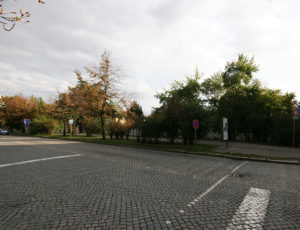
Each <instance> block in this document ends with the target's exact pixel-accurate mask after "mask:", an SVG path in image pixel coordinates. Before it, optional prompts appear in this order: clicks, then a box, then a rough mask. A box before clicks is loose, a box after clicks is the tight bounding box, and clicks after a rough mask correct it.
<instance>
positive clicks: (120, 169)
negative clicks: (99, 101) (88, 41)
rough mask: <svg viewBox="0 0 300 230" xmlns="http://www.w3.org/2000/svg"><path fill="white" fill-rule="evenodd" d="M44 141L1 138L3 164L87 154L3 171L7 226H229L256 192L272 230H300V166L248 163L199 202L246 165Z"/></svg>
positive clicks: (0, 181) (0, 187) (3, 222)
mask: <svg viewBox="0 0 300 230" xmlns="http://www.w3.org/2000/svg"><path fill="white" fill-rule="evenodd" d="M5 138H6V137H5ZM40 140H41V139H38V138H16V137H9V139H7V138H6V139H4V138H2V137H0V164H6V163H11V162H17V161H25V160H31V159H38V158H44V157H52V156H60V155H67V154H70V155H71V154H78V153H80V154H83V155H82V156H80V157H74V158H65V159H57V160H49V161H41V162H36V163H32V164H24V165H19V166H11V167H5V168H0V229H226V228H227V226H228V225H229V224H230V222H231V220H232V217H233V216H234V214H235V212H236V210H238V208H239V206H240V205H241V203H242V201H243V199H244V197H245V196H246V195H247V193H248V192H249V189H250V188H252V187H254V188H260V189H265V190H269V191H270V199H269V202H268V206H267V210H266V215H265V217H264V218H263V223H262V224H263V228H264V229H300V167H299V166H297V165H283V164H271V163H262V162H248V163H247V164H245V165H243V166H242V167H241V168H239V169H238V170H237V171H236V172H234V173H233V174H231V175H230V176H228V177H227V178H226V179H225V180H224V181H222V183H220V184H218V185H217V186H216V187H215V188H214V189H212V190H211V191H210V192H209V193H207V194H206V195H205V196H203V197H202V199H200V200H197V197H199V195H200V194H202V193H204V192H205V191H207V189H209V188H210V187H211V186H212V185H214V184H215V183H216V182H217V181H218V180H220V178H222V177H224V176H225V175H227V174H229V173H230V172H231V170H232V169H234V168H235V167H236V166H238V165H240V164H241V163H242V161H238V160H230V159H222V158H214V157H207V156H194V155H184V154H179V153H171V152H161V151H152V150H142V149H134V148H124V147H116V146H106V145H97V144H87V143H76V142H60V141H55V142H53V141H48V140H46V139H42V142H40ZM191 202H193V204H192V203H191ZM188 205H190V206H188ZM259 219H261V218H251V219H247V220H246V221H247V224H248V225H247V226H248V227H249V228H248V229H257V226H258V220H259ZM245 229H247V228H245Z"/></svg>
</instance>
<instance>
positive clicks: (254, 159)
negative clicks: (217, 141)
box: [35, 136, 300, 165]
mask: <svg viewBox="0 0 300 230" xmlns="http://www.w3.org/2000/svg"><path fill="white" fill-rule="evenodd" d="M35 137H37V136H35ZM40 138H46V139H56V140H64V141H77V142H82V143H92V144H101V145H112V146H122V147H129V148H136V149H149V150H155V151H163V152H176V153H183V154H189V155H200V156H212V157H222V158H230V159H235V160H248V161H260V162H268V163H277V164H290V165H300V161H296V160H284V159H268V158H257V157H247V156H233V155H226V154H222V153H217V152H188V151H183V150H172V149H160V148H153V147H146V146H136V145H122V144H111V143H102V142H92V141H81V140H70V139H60V138H55V137H40Z"/></svg>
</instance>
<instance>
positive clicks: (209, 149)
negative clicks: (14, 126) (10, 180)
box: [35, 135, 300, 163]
mask: <svg viewBox="0 0 300 230" xmlns="http://www.w3.org/2000/svg"><path fill="white" fill-rule="evenodd" d="M35 136H36V137H45V138H51V139H60V140H71V141H80V142H89V143H103V144H112V145H120V146H133V147H142V148H154V149H160V150H171V151H174V150H175V151H183V152H192V153H194V154H197V152H198V153H199V154H208V155H215V156H225V157H226V156H227V157H234V158H248V159H256V160H277V161H280V160H283V161H298V163H300V160H299V159H297V158H281V157H266V156H261V155H255V154H246V153H232V152H216V151H215V150H216V148H217V146H214V145H204V144H197V145H184V144H181V143H174V144H170V143H169V142H159V143H158V144H148V143H140V142H137V141H136V140H126V139H118V140H115V139H105V140H103V139H102V137H99V136H98V137H86V136H72V137H71V136H63V135H35Z"/></svg>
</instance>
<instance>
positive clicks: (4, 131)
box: [0, 128, 9, 135]
mask: <svg viewBox="0 0 300 230" xmlns="http://www.w3.org/2000/svg"><path fill="white" fill-rule="evenodd" d="M0 134H1V135H9V132H8V129H7V128H0Z"/></svg>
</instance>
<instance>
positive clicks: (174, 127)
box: [156, 70, 208, 144]
mask: <svg viewBox="0 0 300 230" xmlns="http://www.w3.org/2000/svg"><path fill="white" fill-rule="evenodd" d="M200 77H201V76H200V75H199V74H198V71H197V70H196V74H195V76H193V77H187V78H186V81H184V82H179V81H175V82H174V83H173V84H172V86H171V89H170V90H165V91H164V92H163V93H160V94H158V95H156V97H157V98H158V99H159V100H160V103H161V106H160V107H159V108H156V112H157V113H162V114H163V119H164V124H165V130H166V134H167V137H168V138H169V139H170V142H171V143H173V142H174V139H175V138H176V137H178V136H181V137H182V138H183V140H184V143H187V142H189V143H190V144H193V143H194V130H193V127H192V122H193V120H194V119H198V120H199V123H200V128H199V132H198V137H201V136H203V135H204V134H205V133H206V132H207V130H208V127H207V125H206V124H208V122H207V111H206V109H205V105H204V103H205V102H204V101H203V100H202V98H201V96H200V93H201V84H200Z"/></svg>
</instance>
